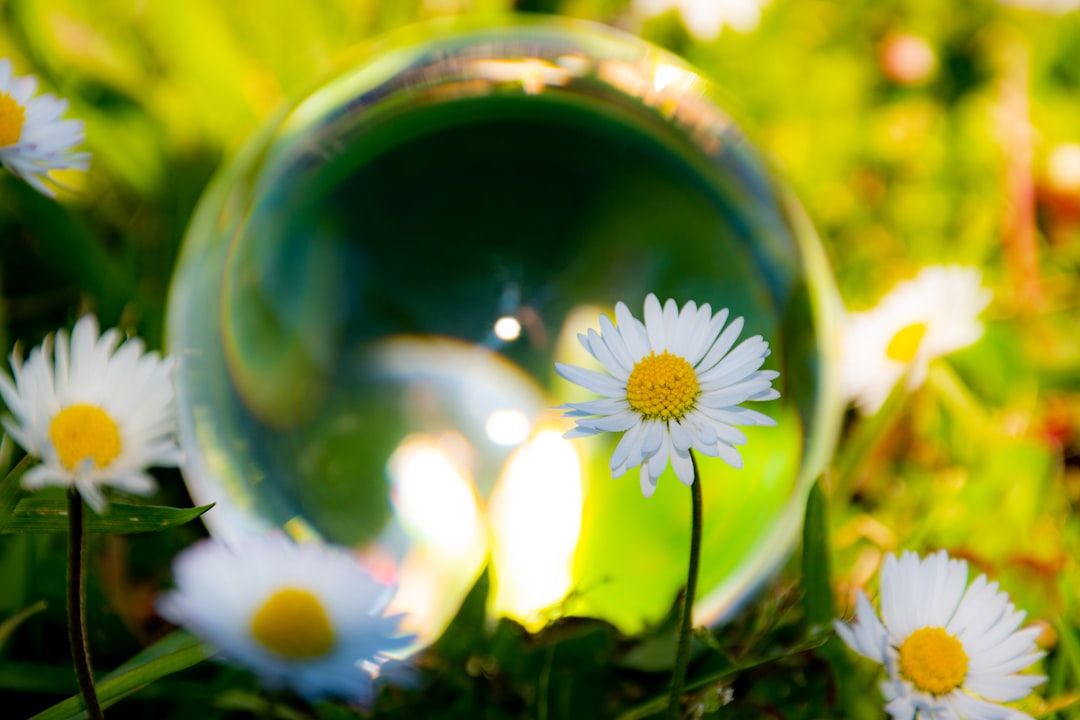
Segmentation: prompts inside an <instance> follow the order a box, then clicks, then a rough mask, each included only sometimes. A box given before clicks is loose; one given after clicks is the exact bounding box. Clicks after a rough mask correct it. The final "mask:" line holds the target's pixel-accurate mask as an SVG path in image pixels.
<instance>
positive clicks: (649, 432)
mask: <svg viewBox="0 0 1080 720" xmlns="http://www.w3.org/2000/svg"><path fill="white" fill-rule="evenodd" d="M727 318H728V310H727V309H726V308H725V309H723V310H721V311H720V312H718V313H716V314H715V315H714V314H713V312H712V308H710V307H709V304H708V303H706V304H704V305H702V306H701V307H700V308H699V307H698V306H697V305H696V304H695V303H694V302H693V301H690V302H688V303H686V304H685V305H683V307H682V310H679V309H678V306H677V305H676V304H675V301H674V300H671V299H669V300H668V301H667V302H666V303H665V304H664V306H663V308H661V307H660V301H659V300H657V298H656V296H655V295H653V294H651V293H650V294H649V296H648V297H647V298H645V322H644V323H642V322H641V321H640V320H638V319H637V318H635V317H634V316H633V315H631V314H630V310H629V309H627V307H626V305H625V304H624V303H621V302H620V303H618V304H616V305H615V322H616V323H618V325H616V324H615V323H613V322H612V321H611V319H610V318H608V317H607V316H606V315H601V316H600V333H599V334H598V333H597V332H596V331H595V330H591V329H590V330H589V333H588V335H578V339H579V340H580V341H581V344H582V345H584V346H585V349H586V350H588V351H589V353H590V354H591V355H592V356H593V357H595V358H596V359H597V360H599V361H600V364H601V365H603V367H604V370H606V371H607V374H604V373H600V372H596V371H593V370H586V369H585V368H580V367H577V366H576V365H566V364H563V363H555V372H557V373H558V374H559V375H561V376H562V377H564V378H566V379H567V380H569V381H570V382H573V383H576V384H578V385H581V386H582V387H584V388H586V389H587V390H591V391H593V392H595V393H599V394H600V395H603V396H604V397H603V399H601V400H592V401H589V402H580V403H568V404H567V405H565V406H564V408H565V409H566V410H567V416H568V417H572V418H574V420H575V422H576V423H577V425H576V427H574V428H573V429H571V430H570V431H569V432H567V433H566V437H568V438H573V437H586V436H588V435H595V434H597V433H601V432H621V433H625V434H624V435H623V437H622V439H621V440H620V441H619V444H618V445H617V446H616V447H615V451H614V452H613V453H612V455H611V472H612V477H619V476H621V475H622V474H623V473H625V472H626V471H627V470H628V469H630V468H632V467H635V466H637V465H640V466H641V492H642V493H643V494H644V495H645V497H649V496H651V495H652V494H653V491H655V490H656V481H657V478H659V477H660V474H661V473H662V472H663V471H664V469H665V468H666V467H667V465H668V461H669V460H670V461H671V465H672V467H674V469H675V475H676V477H678V478H679V480H681V481H682V482H683V483H684V484H686V485H691V484H693V482H694V466H693V461H692V460H691V458H690V450H691V449H694V450H697V451H698V452H700V453H703V454H705V455H711V456H713V457H719V458H721V459H723V460H724V461H725V462H727V463H728V464H729V465H731V466H732V467H735V468H740V467H742V457H741V456H740V455H739V452H738V451H737V450H736V449H735V446H736V445H741V444H743V443H745V442H746V436H745V435H744V434H743V433H742V432H741V431H740V430H738V429H737V428H736V427H734V426H736V425H775V424H776V421H774V420H773V419H772V418H770V417H767V416H765V415H762V414H761V413H759V412H756V411H754V410H748V409H746V408H743V407H739V404H740V403H743V402H746V401H748V400H756V401H761V400H773V399H775V398H778V397H780V393H779V392H778V391H777V390H775V389H774V388H773V387H772V381H773V380H774V379H775V378H776V377H778V376H779V374H780V373H778V372H776V371H775V370H759V369H758V368H760V367H761V365H762V363H764V362H765V358H766V357H768V355H769V343H767V342H765V341H764V340H762V339H761V336H760V335H755V336H754V337H751V338H748V339H746V340H744V341H742V342H741V343H739V345H738V347H736V348H735V349H734V350H732V346H733V345H734V344H735V341H736V340H737V339H738V337H739V333H740V332H741V331H742V327H743V319H742V318H741V317H739V318H735V320H733V321H732V322H731V323H729V324H728V325H727V327H726V328H725V327H724V324H725V322H727ZM721 331H722V332H721Z"/></svg>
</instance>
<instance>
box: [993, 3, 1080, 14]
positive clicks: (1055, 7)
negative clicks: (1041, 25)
mask: <svg viewBox="0 0 1080 720" xmlns="http://www.w3.org/2000/svg"><path fill="white" fill-rule="evenodd" d="M998 2H1000V3H1001V4H1002V5H1012V6H1013V7H1022V8H1027V9H1029V10H1037V11H1039V12H1045V13H1050V14H1052V15H1063V14H1064V13H1067V12H1071V11H1073V10H1075V9H1077V8H1080V0H998Z"/></svg>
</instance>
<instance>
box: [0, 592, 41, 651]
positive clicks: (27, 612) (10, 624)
mask: <svg viewBox="0 0 1080 720" xmlns="http://www.w3.org/2000/svg"><path fill="white" fill-rule="evenodd" d="M44 609H45V601H44V600H38V601H37V602H36V603H34V604H33V605H31V606H30V607H28V608H26V609H24V610H21V611H19V612H17V613H15V614H14V615H12V616H11V617H9V618H8V619H7V620H5V621H4V622H2V623H0V650H2V649H3V648H4V644H5V643H6V642H7V639H8V638H9V637H11V634H12V633H13V632H15V629H16V628H18V627H19V625H22V624H23V622H24V621H26V620H27V619H28V618H31V617H33V616H34V615H36V614H38V613H39V612H41V611H42V610H44Z"/></svg>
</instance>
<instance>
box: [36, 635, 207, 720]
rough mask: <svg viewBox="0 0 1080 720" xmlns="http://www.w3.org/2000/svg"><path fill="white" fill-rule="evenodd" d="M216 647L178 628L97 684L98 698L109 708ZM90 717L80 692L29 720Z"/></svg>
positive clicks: (200, 659)
mask: <svg viewBox="0 0 1080 720" xmlns="http://www.w3.org/2000/svg"><path fill="white" fill-rule="evenodd" d="M214 652H215V649H214V648H213V647H212V646H210V645H208V644H206V643H204V642H202V641H200V640H198V639H197V638H195V637H194V636H192V635H190V634H188V633H187V632H184V631H183V630H179V631H177V632H174V633H172V634H171V635H168V636H166V637H164V638H162V639H161V640H160V641H158V642H157V643H155V644H153V645H151V646H150V647H148V648H146V649H145V650H143V651H142V652H141V653H139V654H138V655H136V656H135V657H133V658H132V659H131V660H129V661H128V662H127V663H125V664H124V665H122V666H121V667H119V668H117V669H116V670H115V671H114V672H112V673H110V674H109V675H108V676H106V678H105V679H104V680H102V681H101V682H99V683H98V685H97V692H98V700H100V701H101V707H102V708H107V707H109V706H111V705H114V704H115V703H117V702H119V701H120V700H122V699H124V698H125V697H127V696H128V695H131V694H133V693H135V692H138V691H139V690H141V689H142V688H143V687H145V686H147V685H149V684H150V683H152V682H154V681H155V680H159V679H160V678H163V677H165V676H166V675H171V674H172V673H175V672H179V671H180V670H185V669H187V668H189V667H191V666H192V665H197V664H198V663H200V662H202V661H203V660H205V659H207V658H209V657H210V656H211V655H213V654H214ZM85 717H87V715H86V710H85V708H84V706H83V701H82V698H81V697H79V696H78V695H76V696H74V697H70V698H68V699H67V700H64V701H63V702H61V703H58V704H56V705H53V706H52V707H51V708H49V709H48V710H45V711H43V712H40V713H38V714H37V715H35V716H34V717H33V718H31V719H30V720H82V718H85Z"/></svg>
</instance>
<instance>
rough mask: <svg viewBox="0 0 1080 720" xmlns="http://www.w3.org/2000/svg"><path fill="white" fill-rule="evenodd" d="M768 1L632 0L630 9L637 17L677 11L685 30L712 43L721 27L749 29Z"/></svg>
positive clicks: (751, 30) (742, 31) (738, 29)
mask: <svg viewBox="0 0 1080 720" xmlns="http://www.w3.org/2000/svg"><path fill="white" fill-rule="evenodd" d="M768 2H769V0H632V2H631V3H630V9H631V11H632V12H633V13H634V14H635V15H638V16H639V17H643V18H652V17H656V16H658V15H663V14H664V13H666V12H671V11H673V10H678V11H679V14H680V15H682V20H683V23H684V24H685V25H686V29H687V30H688V31H689V32H690V34H691V35H693V36H694V37H695V38H697V39H698V40H700V41H701V42H712V41H713V40H715V39H716V38H717V37H719V35H720V31H721V30H723V29H724V28H725V27H730V28H731V29H732V30H735V31H737V32H741V33H749V32H753V31H754V30H755V29H757V26H758V23H760V22H761V12H762V10H763V8H764V6H765V5H767V4H768Z"/></svg>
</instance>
